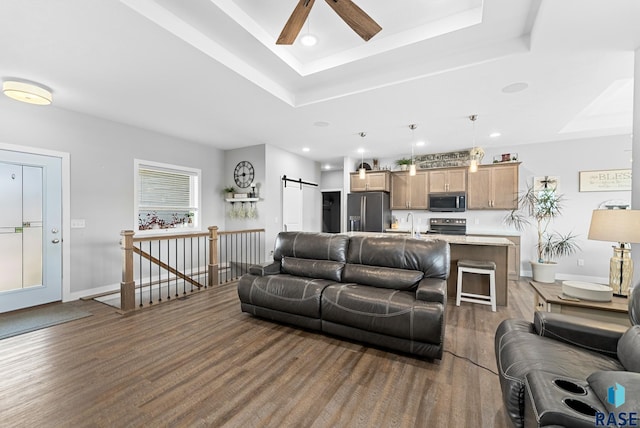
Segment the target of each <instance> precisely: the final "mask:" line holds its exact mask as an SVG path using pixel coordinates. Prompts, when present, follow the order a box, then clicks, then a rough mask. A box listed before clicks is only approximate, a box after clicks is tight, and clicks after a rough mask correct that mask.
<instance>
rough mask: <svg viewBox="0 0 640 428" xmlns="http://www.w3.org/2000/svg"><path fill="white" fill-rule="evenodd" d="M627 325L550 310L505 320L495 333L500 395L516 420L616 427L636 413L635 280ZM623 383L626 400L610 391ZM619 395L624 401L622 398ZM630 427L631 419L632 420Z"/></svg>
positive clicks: (638, 330) (639, 336) (639, 355)
mask: <svg viewBox="0 0 640 428" xmlns="http://www.w3.org/2000/svg"><path fill="white" fill-rule="evenodd" d="M629 318H630V320H631V325H632V326H631V327H625V326H622V325H615V324H608V323H602V322H598V321H595V320H590V319H585V318H580V317H574V316H569V315H563V314H558V313H550V312H536V313H535V315H534V320H533V323H530V322H527V321H524V320H517V319H508V320H504V321H502V323H500V325H499V326H498V329H497V331H496V335H495V352H496V359H497V365H498V372H499V379H500V386H501V388H502V398H503V401H504V405H505V409H506V411H507V414H508V415H509V417H510V418H511V420H512V422H513V425H514V426H515V427H523V426H525V427H530V426H533V427H535V426H548V427H551V426H554V427H555V426H558V427H561V426H563V427H593V426H613V425H610V424H609V422H611V421H613V419H616V418H618V422H621V420H620V419H619V418H628V417H629V415H630V414H631V413H634V412H635V418H636V420H635V424H634V425H635V426H638V425H639V424H640V420H638V418H639V417H640V416H639V413H638V412H640V373H638V372H640V325H637V324H640V285H637V286H636V287H634V289H633V292H632V295H631V296H630V298H629ZM616 385H617V386H622V387H623V388H624V389H625V391H626V394H625V397H624V399H622V400H620V401H619V402H617V403H616V402H615V400H613V402H612V400H611V397H610V396H609V394H610V393H611V392H610V391H609V390H610V389H611V388H613V391H614V392H615V389H616V388H615V387H616ZM620 402H622V403H620ZM631 426H633V425H631Z"/></svg>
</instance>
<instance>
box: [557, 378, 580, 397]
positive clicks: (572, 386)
mask: <svg viewBox="0 0 640 428" xmlns="http://www.w3.org/2000/svg"><path fill="white" fill-rule="evenodd" d="M553 383H554V385H555V386H557V387H558V388H560V389H562V390H564V391H567V392H570V393H572V394H576V395H586V394H587V390H586V389H584V388H583V387H582V386H580V385H578V384H577V383H574V382H571V381H570V380H566V379H554V380H553Z"/></svg>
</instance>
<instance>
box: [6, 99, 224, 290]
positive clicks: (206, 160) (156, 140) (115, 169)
mask: <svg viewBox="0 0 640 428" xmlns="http://www.w3.org/2000/svg"><path fill="white" fill-rule="evenodd" d="M0 142H2V143H5V144H13V145H19V146H24V147H36V148H41V149H47V150H55V151H60V152H66V153H69V154H70V160H71V191H70V199H71V213H70V216H71V218H72V219H84V220H85V224H86V227H85V228H83V229H71V230H70V240H71V243H70V259H71V260H70V264H71V272H70V276H71V282H70V284H71V285H70V287H71V297H72V298H77V297H81V296H85V295H90V294H94V293H96V292H100V291H101V290H102V289H104V288H105V287H110V286H113V285H117V284H119V283H120V281H121V272H122V266H121V263H122V262H121V253H120V247H119V240H120V231H121V230H123V229H134V230H135V229H136V228H137V225H136V224H134V220H133V219H134V212H133V210H134V197H133V183H134V182H133V180H134V173H133V160H134V158H138V159H144V160H149V161H155V162H163V163H170V164H175V165H181V166H186V167H191V168H200V169H201V170H202V213H201V214H202V216H201V219H202V224H203V225H204V230H206V226H208V225H220V224H222V223H223V215H222V209H221V208H222V207H221V204H220V199H219V198H218V189H220V188H222V186H223V184H222V183H221V176H220V172H219V171H220V170H221V169H222V167H223V156H222V152H221V151H220V150H217V149H214V148H211V147H207V146H204V145H199V144H195V143H191V142H188V141H185V140H180V139H177V138H172V137H169V136H166V135H161V134H157V133H154V132H150V131H146V130H143V129H139V128H135V127H130V126H126V125H122V124H118V123H115V122H110V121H107V120H102V119H97V118H95V117H92V116H88V115H83V114H79V113H75V112H71V111H67V110H62V109H59V108H56V107H53V106H51V107H39V106H32V105H27V104H22V103H19V102H16V101H13V100H10V99H8V98H7V97H0Z"/></svg>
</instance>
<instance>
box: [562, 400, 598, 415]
mask: <svg viewBox="0 0 640 428" xmlns="http://www.w3.org/2000/svg"><path fill="white" fill-rule="evenodd" d="M562 402H563V403H564V404H565V406H567V407H569V408H570V409H573V410H575V411H576V412H578V413H581V414H583V415H586V416H595V415H596V413H597V412H598V410H597V409H595V408H593V406H591V405H589V404H587V403H585V402H584V401H580V400H576V399H573V398H565V399H564V400H562Z"/></svg>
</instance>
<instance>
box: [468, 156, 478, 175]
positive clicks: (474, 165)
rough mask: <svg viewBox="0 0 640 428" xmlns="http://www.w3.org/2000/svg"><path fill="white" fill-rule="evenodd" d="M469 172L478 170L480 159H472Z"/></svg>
mask: <svg viewBox="0 0 640 428" xmlns="http://www.w3.org/2000/svg"><path fill="white" fill-rule="evenodd" d="M469 172H478V161H477V160H476V159H475V158H474V159H471V163H470V164H469Z"/></svg>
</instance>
